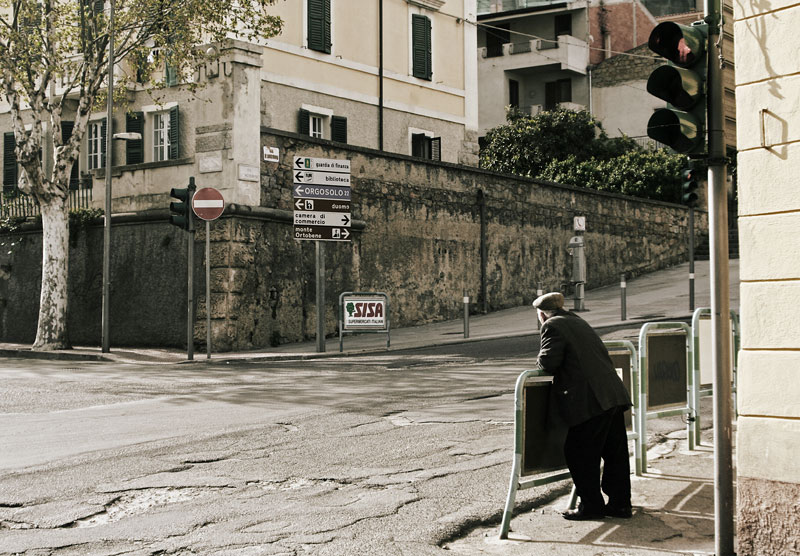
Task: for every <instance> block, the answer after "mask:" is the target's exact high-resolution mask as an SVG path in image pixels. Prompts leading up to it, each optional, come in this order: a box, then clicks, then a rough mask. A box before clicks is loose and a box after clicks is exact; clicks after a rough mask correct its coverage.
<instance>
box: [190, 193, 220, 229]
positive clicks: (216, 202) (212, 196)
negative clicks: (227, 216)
mask: <svg viewBox="0 0 800 556" xmlns="http://www.w3.org/2000/svg"><path fill="white" fill-rule="evenodd" d="M192 210H193V211H194V213H195V214H196V215H197V217H198V218H201V219H203V220H207V221H211V220H216V219H217V218H219V217H220V216H222V212H223V211H224V210H225V199H223V198H222V193H220V192H219V191H217V190H216V189H214V188H213V187H204V188H203V189H199V190H198V191H197V193H195V194H194V196H193V197H192Z"/></svg>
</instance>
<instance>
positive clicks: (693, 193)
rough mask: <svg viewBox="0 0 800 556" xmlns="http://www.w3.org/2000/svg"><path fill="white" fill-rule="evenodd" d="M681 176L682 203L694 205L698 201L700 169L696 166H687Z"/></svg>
mask: <svg viewBox="0 0 800 556" xmlns="http://www.w3.org/2000/svg"><path fill="white" fill-rule="evenodd" d="M681 178H682V179H681V203H683V204H684V205H687V206H690V207H694V206H696V205H697V201H698V196H697V188H698V186H699V183H698V181H699V178H700V174H699V171H698V170H697V169H696V168H685V169H684V170H683V171H682V172H681Z"/></svg>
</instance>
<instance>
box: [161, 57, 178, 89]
mask: <svg viewBox="0 0 800 556" xmlns="http://www.w3.org/2000/svg"><path fill="white" fill-rule="evenodd" d="M164 75H165V76H166V78H165V81H166V85H167V87H174V86H175V85H177V84H178V68H176V67H175V66H174V65H172V64H170V63H169V60H167V61H166V62H164Z"/></svg>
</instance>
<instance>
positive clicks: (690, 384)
mask: <svg viewBox="0 0 800 556" xmlns="http://www.w3.org/2000/svg"><path fill="white" fill-rule="evenodd" d="M668 328H680V329H682V330H683V331H684V333H685V334H686V407H681V408H677V409H668V410H663V411H655V412H651V413H648V411H647V397H648V396H647V385H648V376H647V332H648V331H649V330H651V329H668ZM693 355H694V347H693V345H692V342H691V330H690V328H689V325H687V324H686V323H685V322H647V323H645V324H644V326H642V328H641V330H640V331H639V371H640V378H639V403H640V407H641V412H640V415H639V445H640V450H641V460H642V461H641V472H642V473H646V472H647V419H648V417H654V418H657V417H671V416H673V415H684V414H686V415H689V422H688V423H687V425H686V429H687V432H686V433H687V438H688V444H689V449H690V450H694V448H695V428H694V421H695V420H696V419H697V413H698V412H697V408H696V406H694V394H693V391H694V388H695V380H694V357H693Z"/></svg>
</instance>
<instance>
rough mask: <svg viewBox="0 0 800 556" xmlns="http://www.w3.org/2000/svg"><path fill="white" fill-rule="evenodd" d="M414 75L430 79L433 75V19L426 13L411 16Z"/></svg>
mask: <svg viewBox="0 0 800 556" xmlns="http://www.w3.org/2000/svg"><path fill="white" fill-rule="evenodd" d="M411 49H412V65H413V68H412V75H413V76H414V77H418V78H420V79H426V80H428V81H430V80H431V78H432V77H433V70H432V67H431V20H430V19H428V18H427V17H425V16H424V15H417V14H413V15H412V16H411Z"/></svg>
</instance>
